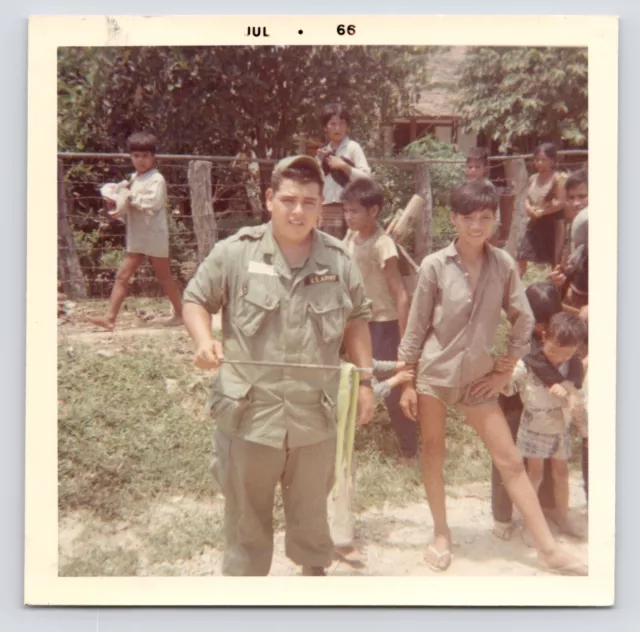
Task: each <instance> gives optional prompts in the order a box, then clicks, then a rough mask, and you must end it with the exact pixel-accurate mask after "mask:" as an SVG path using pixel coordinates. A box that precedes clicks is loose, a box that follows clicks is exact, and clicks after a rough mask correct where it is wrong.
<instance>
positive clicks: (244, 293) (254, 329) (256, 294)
mask: <svg viewBox="0 0 640 632" xmlns="http://www.w3.org/2000/svg"><path fill="white" fill-rule="evenodd" d="M279 304H280V299H279V298H277V297H275V296H273V295H272V294H270V293H269V292H268V291H267V290H266V289H265V288H264V287H262V286H260V285H259V284H258V283H257V281H255V280H253V279H251V280H249V281H245V282H244V283H243V284H242V290H241V296H240V297H239V298H238V303H237V307H236V311H235V324H236V326H237V327H238V329H240V331H241V332H242V333H243V334H244V335H245V336H254V335H255V334H256V333H258V331H259V330H260V329H261V328H262V327H263V325H264V324H265V321H267V320H268V319H269V318H272V317H273V315H274V313H275V311H276V310H277V309H278V307H279Z"/></svg>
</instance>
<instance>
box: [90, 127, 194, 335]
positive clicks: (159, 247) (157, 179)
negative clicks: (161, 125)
mask: <svg viewBox="0 0 640 632" xmlns="http://www.w3.org/2000/svg"><path fill="white" fill-rule="evenodd" d="M128 147H129V152H130V153H131V162H132V164H133V167H134V169H135V173H134V174H133V175H132V177H131V178H130V179H129V180H128V181H125V182H121V183H119V184H118V185H117V186H116V189H117V195H118V201H117V204H116V203H114V202H113V200H112V199H111V200H110V199H109V197H107V201H108V203H109V202H110V206H111V207H112V208H113V207H114V206H115V209H114V210H113V211H111V212H110V213H109V215H110V216H111V217H112V218H114V219H124V221H125V224H126V227H127V229H126V230H127V232H126V252H125V254H124V257H123V259H122V263H121V264H120V267H119V268H118V272H117V274H116V280H115V284H114V286H113V290H112V292H111V297H110V300H109V309H108V311H107V314H106V315H105V316H94V317H89V319H88V320H89V322H91V323H92V324H93V325H96V326H97V327H102V328H103V329H107V330H109V331H112V330H113V329H114V328H115V325H116V319H117V317H118V313H119V312H120V308H121V307H122V303H123V302H124V299H125V298H126V297H127V294H128V292H129V281H130V279H131V277H132V276H133V275H134V274H135V272H136V271H137V270H138V268H139V267H140V266H141V265H142V262H143V261H144V258H145V257H148V258H149V260H150V261H151V265H152V266H153V270H154V272H155V274H156V277H157V279H158V281H159V282H160V284H161V285H162V289H163V290H164V292H165V294H166V295H167V298H168V299H169V300H170V301H171V305H172V306H173V316H172V317H171V318H169V319H168V320H166V321H165V322H164V323H163V324H164V325H165V326H167V327H175V326H179V325H182V295H181V292H180V288H179V287H178V284H177V283H176V281H175V279H174V278H173V276H172V274H171V261H170V259H169V227H168V223H167V211H166V202H167V185H166V182H165V179H164V177H163V176H162V174H161V173H160V172H159V171H158V169H157V168H156V139H155V137H154V136H153V135H152V134H150V133H148V132H138V133H135V134H133V135H132V136H131V137H130V138H129V140H128Z"/></svg>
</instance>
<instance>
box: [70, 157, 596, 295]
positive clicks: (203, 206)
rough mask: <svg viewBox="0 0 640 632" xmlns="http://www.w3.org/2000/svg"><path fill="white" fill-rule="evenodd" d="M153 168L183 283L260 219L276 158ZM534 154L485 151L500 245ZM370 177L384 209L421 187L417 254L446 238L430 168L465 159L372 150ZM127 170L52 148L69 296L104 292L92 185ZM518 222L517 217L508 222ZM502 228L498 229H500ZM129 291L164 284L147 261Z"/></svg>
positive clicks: (110, 237) (120, 241) (121, 236)
mask: <svg viewBox="0 0 640 632" xmlns="http://www.w3.org/2000/svg"><path fill="white" fill-rule="evenodd" d="M559 154H560V156H559V166H560V168H561V169H566V170H569V171H573V170H575V169H578V168H581V167H583V166H585V165H586V157H587V152H586V151H581V150H575V151H565V152H559ZM157 158H158V168H159V170H160V171H161V173H162V174H163V175H164V177H165V179H166V182H167V193H168V203H167V215H168V222H169V242H170V256H171V266H172V271H173V273H174V275H175V276H176V278H177V279H178V281H179V282H180V283H181V284H182V285H184V284H186V283H187V282H188V280H189V279H190V278H191V276H192V275H193V273H194V272H195V269H196V267H197V265H198V263H199V262H200V261H202V259H203V258H204V257H205V256H206V254H207V253H208V252H209V250H210V249H211V247H212V246H213V244H214V243H215V242H216V241H217V240H220V239H224V238H225V237H228V236H230V235H232V234H234V233H235V232H236V231H237V230H238V229H239V228H241V227H243V226H249V225H255V224H260V223H262V222H263V221H266V220H268V213H267V212H266V209H265V208H264V193H265V191H266V189H267V188H268V184H269V181H270V177H271V171H272V169H273V166H274V164H275V162H276V161H275V160H271V159H257V158H253V157H251V158H247V157H242V156H190V155H166V154H165V155H158V156H157ZM531 158H533V156H532V155H529V154H527V155H520V156H492V157H490V159H489V161H490V169H489V177H490V179H491V180H492V181H493V182H494V183H495V184H496V185H497V186H499V187H500V188H501V189H502V200H501V212H502V216H503V231H502V233H503V234H502V237H503V241H504V242H505V243H504V244H501V245H505V247H507V248H509V242H515V241H516V240H518V237H519V233H521V232H522V230H521V228H520V227H518V226H515V229H514V223H513V222H511V221H508V222H505V219H508V220H510V219H511V217H512V216H513V217H517V216H518V215H519V213H518V212H517V211H516V212H514V208H515V209H517V207H518V205H519V204H520V205H522V204H523V201H524V198H523V195H526V182H527V178H528V173H529V171H530V170H531V169H530V168H529V169H527V164H526V161H528V160H529V161H530V160H531ZM370 163H371V165H372V170H373V176H374V177H376V178H380V180H381V181H382V182H383V184H385V192H386V194H387V198H388V199H387V202H388V203H387V209H386V211H385V214H384V216H383V217H384V218H385V219H386V220H387V221H388V220H390V219H391V217H392V216H393V215H394V214H395V213H396V212H398V211H399V210H401V209H402V208H404V206H405V205H406V204H407V203H408V202H409V199H410V198H411V197H412V196H413V195H414V194H417V195H420V196H421V197H422V198H423V199H424V200H425V204H424V205H423V209H422V213H421V214H420V215H419V216H418V217H417V218H416V220H415V222H414V225H413V226H412V231H411V234H410V241H411V243H410V244H408V245H407V250H409V252H410V254H411V255H412V256H413V258H414V259H415V261H416V262H417V263H419V262H420V261H421V260H422V258H423V257H424V256H425V255H427V254H428V253H429V252H432V251H433V250H437V249H439V248H442V247H444V246H445V245H446V244H447V243H449V242H450V241H451V239H452V238H453V229H452V227H451V226H450V225H449V224H448V222H447V221H446V219H445V221H440V222H437V221H436V213H437V211H438V209H435V208H434V195H433V189H432V177H431V168H432V167H433V166H434V165H439V166H443V165H449V166H451V167H452V168H454V169H456V168H457V167H459V168H460V171H461V172H462V171H463V168H464V160H424V159H406V158H372V159H370ZM130 172H131V165H130V157H129V155H128V154H106V153H85V152H64V153H59V154H58V283H59V289H60V290H61V291H62V292H63V293H64V294H65V295H66V296H67V297H69V298H76V299H80V298H82V299H105V298H107V297H108V296H109V294H110V292H111V289H112V287H113V283H114V280H115V275H116V272H117V269H118V266H119V264H120V262H121V260H122V257H123V255H124V248H125V226H124V224H123V223H122V222H119V221H113V220H111V219H109V217H108V215H107V213H106V207H105V204H104V200H103V199H102V197H101V195H100V191H99V189H100V187H101V186H102V185H103V184H105V183H106V182H119V181H121V180H123V179H125V178H126V177H127V176H128V175H129V174H130ZM516 224H517V223H516ZM505 230H506V232H505ZM130 294H131V295H132V296H145V297H159V296H162V295H163V293H162V290H161V288H160V285H159V283H158V282H157V281H156V279H155V276H154V274H153V271H152V269H151V267H150V266H149V264H148V263H146V262H145V264H144V265H143V266H142V267H141V268H140V270H139V271H138V272H137V273H136V275H135V276H134V277H133V279H132V281H131V286H130Z"/></svg>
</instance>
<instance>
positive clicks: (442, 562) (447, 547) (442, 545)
mask: <svg viewBox="0 0 640 632" xmlns="http://www.w3.org/2000/svg"><path fill="white" fill-rule="evenodd" d="M452 560H453V555H452V554H451V533H448V534H446V535H445V534H437V535H435V536H434V538H433V540H432V542H431V544H429V546H428V547H427V552H426V553H425V554H424V561H425V562H426V563H427V566H428V567H429V568H430V569H431V570H432V571H436V572H442V571H446V570H447V569H448V568H449V566H451V561H452Z"/></svg>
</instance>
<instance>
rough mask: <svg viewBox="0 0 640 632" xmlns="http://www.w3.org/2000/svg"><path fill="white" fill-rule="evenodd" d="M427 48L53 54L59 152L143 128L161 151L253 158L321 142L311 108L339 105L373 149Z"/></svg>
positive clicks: (116, 141) (116, 146)
mask: <svg viewBox="0 0 640 632" xmlns="http://www.w3.org/2000/svg"><path fill="white" fill-rule="evenodd" d="M427 52H428V49H426V48H424V47H422V48H419V47H393V46H374V47H368V46H317V47H311V46H220V47H199V46H194V47H143V48H138V47H136V48H132V47H117V48H116V47H113V48H61V49H59V58H58V61H59V65H58V104H59V108H58V123H59V145H60V149H62V150H65V149H67V150H72V149H73V150H85V151H117V150H122V149H124V142H125V139H126V137H127V136H128V135H129V134H130V133H131V132H132V131H134V130H136V129H142V128H146V129H148V128H151V129H153V130H155V132H156V134H157V135H158V137H159V139H160V140H161V144H162V148H161V150H162V151H163V152H164V153H189V154H223V155H232V154H234V153H235V152H236V150H237V145H238V143H239V142H241V141H244V140H247V139H251V140H252V141H253V142H254V143H255V150H256V153H257V155H258V156H259V157H265V156H267V155H273V156H274V157H278V156H280V155H284V154H286V153H288V152H291V151H293V150H294V149H295V146H296V141H295V135H296V134H301V133H302V134H306V135H310V136H314V137H318V136H320V137H321V136H322V130H321V128H320V125H319V122H318V113H319V110H320V107H321V106H322V105H323V104H324V103H325V102H327V101H330V100H341V101H342V102H344V103H345V104H346V105H347V106H348V107H349V108H350V109H351V111H352V116H353V121H354V123H353V132H354V135H356V136H357V137H358V138H359V139H360V140H361V141H363V143H364V144H365V145H368V146H369V147H370V148H371V149H373V150H375V149H377V148H378V146H379V129H380V123H381V122H382V121H388V120H390V119H391V118H392V117H393V115H394V114H395V113H397V112H398V111H401V110H406V108H407V107H408V104H409V102H410V100H411V98H412V96H413V95H412V90H413V89H412V87H411V86H413V85H415V78H416V77H420V76H421V74H423V73H424V67H425V63H424V62H425V57H426V54H427Z"/></svg>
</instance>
